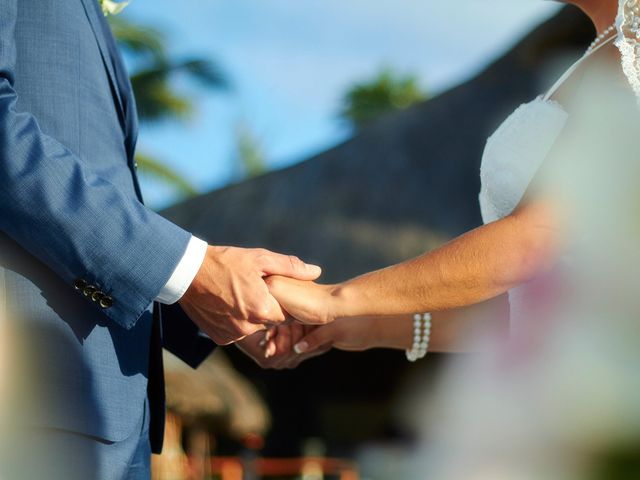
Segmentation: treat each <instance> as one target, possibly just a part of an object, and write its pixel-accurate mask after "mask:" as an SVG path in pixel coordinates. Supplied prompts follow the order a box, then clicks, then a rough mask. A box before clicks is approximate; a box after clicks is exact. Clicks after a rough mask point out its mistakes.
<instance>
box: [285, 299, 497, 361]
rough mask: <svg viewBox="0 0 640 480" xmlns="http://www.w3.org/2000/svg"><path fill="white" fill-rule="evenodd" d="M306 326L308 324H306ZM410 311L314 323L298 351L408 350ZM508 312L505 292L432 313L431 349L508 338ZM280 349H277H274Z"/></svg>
mask: <svg viewBox="0 0 640 480" xmlns="http://www.w3.org/2000/svg"><path fill="white" fill-rule="evenodd" d="M307 328H309V327H307ZM413 330H414V320H413V315H395V316H386V317H372V318H364V319H360V318H349V319H342V320H336V321H335V322H333V323H330V324H327V325H323V326H320V327H316V328H315V329H314V330H313V331H311V332H310V333H308V335H306V336H305V337H304V338H302V339H300V342H299V343H297V345H296V351H297V353H299V354H302V353H304V354H308V353H310V352H316V351H322V350H326V349H327V348H337V349H340V350H347V351H363V350H369V349H372V348H387V349H394V350H409V349H411V347H412V346H413V337H414V331H413ZM508 334H509V316H508V304H507V300H506V298H505V296H501V297H498V298H497V299H494V300H491V301H489V302H484V303H483V304H480V305H474V306H472V307H468V308H463V309H458V310H448V311H444V312H436V313H434V314H432V315H431V338H430V341H429V351H430V352H447V353H451V352H466V353H468V352H470V350H469V348H470V347H472V348H478V346H479V345H483V344H484V343H485V342H477V341H475V340H477V338H476V337H477V336H480V337H481V338H482V339H483V340H489V342H490V344H494V343H495V342H496V341H498V342H499V341H502V340H504V339H506V338H508ZM275 351H279V349H274V352H275Z"/></svg>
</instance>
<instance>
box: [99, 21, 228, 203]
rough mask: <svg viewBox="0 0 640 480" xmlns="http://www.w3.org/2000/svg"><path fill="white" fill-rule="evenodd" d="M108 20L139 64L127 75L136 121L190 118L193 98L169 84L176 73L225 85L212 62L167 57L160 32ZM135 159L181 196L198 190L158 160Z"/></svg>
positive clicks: (217, 86) (143, 169) (204, 82)
mask: <svg viewBox="0 0 640 480" xmlns="http://www.w3.org/2000/svg"><path fill="white" fill-rule="evenodd" d="M109 23H110V24H111V29H112V30H113V33H114V36H115V37H116V39H117V41H118V44H119V45H120V47H121V48H122V50H124V51H125V52H127V53H128V54H130V55H131V56H132V57H133V58H134V59H135V61H136V64H137V65H139V67H138V68H136V69H134V71H133V72H132V74H131V85H132V87H133V90H134V93H135V96H136V105H137V107H138V116H139V119H140V122H142V123H157V122H161V121H176V120H177V121H184V120H187V119H189V118H190V117H191V115H192V114H193V113H194V110H195V107H194V101H193V99H191V98H190V97H189V96H188V95H186V94H183V93H181V92H179V91H177V90H176V89H175V87H174V85H173V84H172V80H173V79H174V78H176V77H177V76H178V75H186V76H187V78H189V79H191V80H195V81H197V82H198V83H200V84H201V85H203V86H205V87H207V88H215V89H226V88H228V83H227V81H226V79H225V77H224V75H223V74H222V73H221V71H220V69H218V67H217V66H216V65H215V64H214V63H213V62H211V61H209V60H204V59H199V58H185V59H175V58H171V57H169V55H168V53H167V50H166V48H165V43H166V41H165V38H164V35H163V34H162V33H161V32H160V31H158V30H156V29H154V28H152V27H149V26H143V25H139V24H136V23H133V22H131V21H129V20H127V19H126V18H124V17H122V16H121V15H120V16H113V15H112V16H110V17H109ZM136 161H137V162H138V165H139V166H140V169H141V172H143V173H145V174H147V175H149V176H151V177H154V178H156V179H159V180H161V181H163V182H164V183H166V184H168V185H170V186H172V187H173V188H175V189H176V190H178V191H179V192H180V193H181V194H182V195H184V196H191V195H194V194H196V193H198V192H197V190H196V188H195V187H194V186H193V185H192V184H191V183H190V182H189V181H188V180H186V179H185V178H184V177H183V176H181V175H180V174H179V173H178V172H176V171H175V170H173V169H171V168H170V167H168V166H167V165H165V164H164V163H163V162H162V161H161V160H159V159H157V158H154V157H153V156H151V155H148V154H145V153H138V154H137V155H136Z"/></svg>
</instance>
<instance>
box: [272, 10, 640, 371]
mask: <svg viewBox="0 0 640 480" xmlns="http://www.w3.org/2000/svg"><path fill="white" fill-rule="evenodd" d="M567 3H574V4H576V5H577V6H579V7H580V8H582V9H583V10H584V11H585V13H587V14H588V15H589V16H590V17H591V19H592V20H593V22H594V24H595V26H596V28H597V31H598V36H597V38H596V39H595V40H594V42H593V44H592V45H591V46H590V48H589V49H588V51H587V52H586V53H585V55H584V56H583V58H582V59H581V60H580V61H578V62H577V63H576V64H575V65H573V66H572V67H571V68H570V69H569V70H568V71H567V72H566V73H565V75H563V76H562V78H561V79H560V80H559V81H558V82H557V83H556V85H555V86H554V87H553V88H552V89H551V90H550V91H549V92H547V93H546V94H544V95H541V96H540V97H538V98H537V99H535V100H533V101H532V102H531V103H527V104H525V105H522V106H521V107H520V108H518V109H517V110H516V111H515V112H514V113H513V114H512V115H511V116H510V117H509V118H508V119H507V120H506V121H505V122H504V123H503V124H502V125H501V126H500V128H499V129H498V130H497V131H496V132H495V133H494V135H492V136H491V137H490V138H489V140H488V142H487V146H486V149H485V152H484V156H483V161H482V167H481V172H480V175H481V184H482V189H481V192H480V207H481V211H482V216H483V220H484V225H483V226H481V227H479V228H477V229H475V230H473V231H471V232H468V233H467V234H464V235H462V236H460V237H458V238H456V239H454V240H453V241H451V242H449V243H447V244H446V245H444V246H442V247H441V248H438V249H436V250H433V251H430V252H428V253H425V254H424V255H422V256H420V257H418V258H416V259H413V260H410V261H407V262H404V263H401V264H398V265H394V266H391V267H389V268H386V269H383V270H380V271H377V272H372V273H368V274H366V275H363V276H360V277H358V278H355V279H353V280H349V281H347V282H344V283H341V284H338V285H319V284H316V283H312V282H299V281H295V280H289V279H285V278H273V277H272V278H270V279H267V281H268V283H269V284H270V288H271V291H272V293H273V295H274V296H275V297H276V299H277V300H278V301H279V302H280V304H281V305H282V306H283V308H284V309H285V310H286V311H287V312H288V313H289V314H290V315H291V316H292V317H294V318H295V319H296V320H298V321H299V322H301V323H303V324H306V325H323V326H320V327H319V328H318V327H315V328H309V327H304V326H302V325H300V324H294V325H291V326H289V327H286V328H279V329H276V330H273V331H271V332H269V333H268V334H267V335H268V338H267V339H266V341H264V340H263V342H262V343H263V345H264V346H265V348H266V355H267V356H270V357H277V358H280V361H276V362H275V364H276V366H280V367H291V366H294V365H296V364H297V363H299V362H300V361H302V360H304V359H306V358H308V357H310V356H314V355H317V354H319V353H322V352H324V351H326V350H327V349H328V348H331V347H336V348H341V349H345V350H365V349H368V348H374V347H386V348H395V349H401V350H406V351H407V357H408V358H409V359H410V360H416V359H418V358H421V357H423V356H424V355H425V354H426V351H427V349H428V350H430V351H451V350H455V349H457V348H458V346H459V341H458V339H459V338H460V333H461V331H462V330H465V329H466V328H467V327H468V326H469V324H474V325H476V326H477V323H478V322H480V321H481V320H479V319H471V320H457V321H452V317H454V316H452V312H455V311H458V310H460V309H464V308H465V307H468V306H471V305H474V304H478V303H482V302H484V301H486V300H489V299H491V298H494V297H496V296H499V295H501V294H504V293H507V292H508V293H509V299H510V306H511V330H512V333H513V334H514V337H515V338H516V339H517V338H518V337H519V336H524V337H526V335H527V334H528V333H529V327H527V326H526V322H524V321H523V319H522V317H524V316H526V313H525V311H526V309H527V305H534V307H535V309H536V310H539V305H538V304H539V303H540V299H541V298H546V296H545V295H546V294H542V295H541V294H540V292H539V291H538V287H537V286H536V285H537V284H539V282H536V281H535V280H536V279H539V278H541V277H542V278H549V277H551V278H554V281H556V280H555V279H557V276H555V275H554V274H553V273H551V274H550V273H549V272H553V271H554V270H555V269H557V267H558V266H559V265H561V264H562V263H563V260H564V259H565V258H566V254H567V253H568V250H567V245H566V242H565V236H566V233H567V232H565V231H564V230H563V227H564V226H565V225H566V223H567V217H566V215H567V212H565V211H564V207H565V205H563V204H561V203H558V199H557V198H555V197H553V196H552V195H545V194H544V193H543V192H541V191H537V190H535V189H534V188H533V185H534V184H535V182H534V179H536V178H537V177H538V175H540V172H541V171H544V170H545V168H546V167H547V166H548V164H550V163H553V162H554V161H555V160H554V159H555V158H556V157H557V155H556V154H554V153H553V152H554V151H555V150H557V149H559V147H558V144H561V143H562V140H563V137H569V136H571V133H570V132H569V133H568V131H570V130H571V128H572V127H571V125H572V124H579V123H580V122H579V121H574V120H576V119H577V117H578V116H579V115H581V113H577V112H578V111H580V112H582V111H583V110H584V111H586V109H584V108H582V106H581V102H582V103H584V101H585V98H584V97H585V95H581V94H580V93H579V90H580V89H581V88H582V87H583V84H584V83H585V82H586V81H585V78H586V79H589V78H590V77H597V76H598V75H599V74H597V73H596V71H600V70H601V69H600V68H598V67H602V69H604V70H605V71H606V72H607V74H612V75H613V77H614V78H615V80H614V82H617V80H618V77H619V79H620V82H619V83H620V85H624V87H623V89H625V90H626V91H627V92H628V93H629V95H630V96H631V97H633V91H634V90H635V93H636V94H638V93H640V80H639V79H640V76H639V75H638V58H640V47H638V46H637V39H638V38H640V0H572V1H571V2H567ZM616 18H617V22H616ZM616 46H617V47H618V48H616ZM620 52H622V54H623V62H622V66H623V68H621V62H620V58H621V55H620ZM623 71H624V73H625V74H626V77H627V79H628V80H629V82H627V81H625V80H624V78H625V76H623V75H622V72H623ZM629 85H631V88H629ZM585 143H586V142H585ZM571 241H573V239H571ZM550 284H551V285H555V284H554V283H552V282H551V283H550V282H549V281H547V282H545V285H547V287H548V286H549V285H550ZM552 290H556V287H555V286H554V287H552ZM416 312H419V313H416ZM424 312H429V313H424ZM537 314H539V313H537ZM534 315H535V314H534ZM457 318H460V317H457ZM529 323H531V322H529ZM292 347H295V348H294V350H295V353H291V350H292Z"/></svg>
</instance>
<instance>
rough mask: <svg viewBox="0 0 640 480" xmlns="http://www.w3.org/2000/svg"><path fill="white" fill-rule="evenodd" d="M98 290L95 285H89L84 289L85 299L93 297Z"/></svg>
mask: <svg viewBox="0 0 640 480" xmlns="http://www.w3.org/2000/svg"><path fill="white" fill-rule="evenodd" d="M97 290H98V289H97V288H96V287H94V286H93V285H87V286H86V287H84V289H83V290H82V294H83V295H84V296H85V297H90V296H91V295H93V294H94V293H95V292H96V291H97Z"/></svg>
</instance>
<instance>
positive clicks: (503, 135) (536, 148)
mask: <svg viewBox="0 0 640 480" xmlns="http://www.w3.org/2000/svg"><path fill="white" fill-rule="evenodd" d="M567 120H568V115H567V112H565V110H564V109H563V108H562V107H561V106H560V105H559V104H558V103H556V102H553V101H551V100H545V99H544V98H543V97H538V98H536V99H535V100H534V101H533V102H530V103H526V104H524V105H521V106H520V107H519V108H518V109H517V110H516V111H515V112H513V113H512V114H511V115H510V116H509V118H507V119H506V120H505V121H504V123H503V124H502V125H501V126H500V127H499V128H498V130H496V132H495V133H494V134H493V135H492V136H491V137H489V139H488V140H487V145H486V148H485V151H484V154H483V157H482V166H481V167H480V180H481V189H480V211H481V213H482V219H483V221H484V222H485V223H490V222H494V221H496V220H498V219H501V218H503V217H506V216H507V215H509V214H510V213H511V212H513V210H514V209H515V208H516V207H517V206H518V203H520V200H522V197H523V196H524V194H525V192H526V190H527V187H528V186H529V184H530V183H531V180H532V179H533V177H534V175H535V174H536V172H537V171H538V169H539V168H540V166H541V165H542V162H543V161H544V159H545V158H546V157H547V156H548V155H549V152H550V151H551V148H552V147H553V145H554V143H555V142H556V140H557V139H558V136H559V135H560V132H561V131H562V129H563V128H564V126H565V125H566V123H567Z"/></svg>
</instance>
